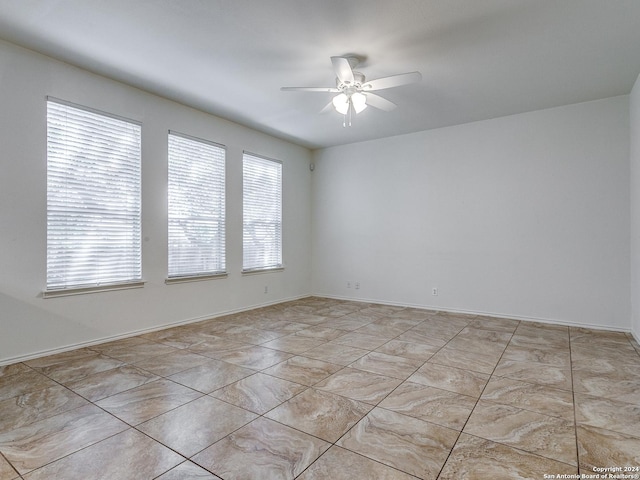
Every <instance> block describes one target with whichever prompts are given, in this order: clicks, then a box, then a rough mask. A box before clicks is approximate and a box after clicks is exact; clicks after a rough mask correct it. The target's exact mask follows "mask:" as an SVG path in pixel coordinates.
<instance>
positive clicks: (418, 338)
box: [394, 329, 455, 348]
mask: <svg viewBox="0 0 640 480" xmlns="http://www.w3.org/2000/svg"><path fill="white" fill-rule="evenodd" d="M454 336H455V333H453V334H451V335H449V334H447V335H446V338H438V336H437V335H436V334H435V332H433V331H430V332H423V331H419V330H416V329H411V330H407V331H406V332H404V333H403V334H402V335H398V336H397V337H396V338H394V340H400V341H401V342H411V343H422V344H425V345H431V346H433V347H438V348H440V347H444V346H445V345H446V343H447V342H448V341H449V340H451V338H453V337H454Z"/></svg>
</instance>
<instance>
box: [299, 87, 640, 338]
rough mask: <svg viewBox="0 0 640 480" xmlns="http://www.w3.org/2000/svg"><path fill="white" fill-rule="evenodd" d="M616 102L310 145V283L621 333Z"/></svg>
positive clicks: (331, 290)
mask: <svg viewBox="0 0 640 480" xmlns="http://www.w3.org/2000/svg"><path fill="white" fill-rule="evenodd" d="M628 106H629V98H628V97H627V96H621V97H615V98H610V99H605V100H601V101H595V102H589V103H583V104H578V105H571V106H567V107H560V108H553V109H548V110H542V111H536V112H530V113H526V114H521V115H514V116H509V117H503V118H497V119H492V120H487V121H481V122H476V123H470V124H465V125H460V126H455V127H448V128H442V129H438V130H430V131H425V132H419V133H414V134H409V135H403V136H397V137H393V138H387V139H381V140H374V141H369V142H363V143H358V144H351V145H345V146H338V147H333V148H328V149H324V150H319V151H317V152H314V162H315V164H316V169H315V171H314V173H313V180H312V185H313V199H312V211H313V214H312V218H313V224H312V229H313V234H312V238H313V249H312V250H313V253H312V255H313V261H312V272H313V279H312V285H313V291H314V293H316V294H319V295H328V296H334V297H345V298H357V299H364V300H373V301H381V302H387V303H400V304H411V305H416V306H423V307H432V308H437V309H444V310H457V311H470V312H479V313H487V314H495V315H504V316H513V317H518V318H525V319H539V320H544V321H552V322H553V321H557V322H566V323H575V324H582V325H593V326H601V327H607V328H613V329H622V330H627V331H628V330H629V318H630V301H629V288H630V283H629V282H630V280H629V279H630V268H629V261H630V245H629V235H630V230H629V214H630V212H629V205H630V203H629V202H630V200H629V180H628V176H629V109H628ZM375 113H377V112H375ZM352 128H358V127H357V122H356V124H354V126H353V127H352ZM347 281H351V282H359V283H360V289H359V290H355V289H354V288H353V283H352V288H351V289H348V288H347V287H346V282H347ZM433 287H436V288H438V289H439V294H438V296H432V295H431V289H432V288H433Z"/></svg>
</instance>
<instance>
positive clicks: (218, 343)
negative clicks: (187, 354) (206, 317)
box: [189, 337, 253, 358]
mask: <svg viewBox="0 0 640 480" xmlns="http://www.w3.org/2000/svg"><path fill="white" fill-rule="evenodd" d="M252 347H253V345H250V344H248V343H239V342H232V341H231V340H228V339H226V338H223V337H211V338H208V339H206V340H205V341H203V342H200V343H198V344H196V345H193V346H191V347H189V351H191V352H193V353H197V354H200V355H204V356H206V357H210V358H218V357H219V356H220V355H224V354H225V353H228V352H233V351H235V350H237V349H240V348H252Z"/></svg>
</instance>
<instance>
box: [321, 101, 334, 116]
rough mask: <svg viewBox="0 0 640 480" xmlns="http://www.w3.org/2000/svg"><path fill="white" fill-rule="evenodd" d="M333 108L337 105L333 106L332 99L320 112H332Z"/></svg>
mask: <svg viewBox="0 0 640 480" xmlns="http://www.w3.org/2000/svg"><path fill="white" fill-rule="evenodd" d="M333 110H335V107H334V106H333V101H331V102H329V103H327V104H326V105H325V106H324V108H323V109H322V110H320V113H322V114H324V113H329V112H332V111H333Z"/></svg>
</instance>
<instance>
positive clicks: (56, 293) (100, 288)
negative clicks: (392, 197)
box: [42, 281, 144, 298]
mask: <svg viewBox="0 0 640 480" xmlns="http://www.w3.org/2000/svg"><path fill="white" fill-rule="evenodd" d="M142 287H144V282H142V281H140V282H126V283H110V284H104V285H94V286H91V287H69V288H60V289H57V290H45V291H43V292H42V298H57V297H68V296H71V295H85V294H87V293H100V292H110V291H113V290H129V289H131V288H142Z"/></svg>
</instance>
